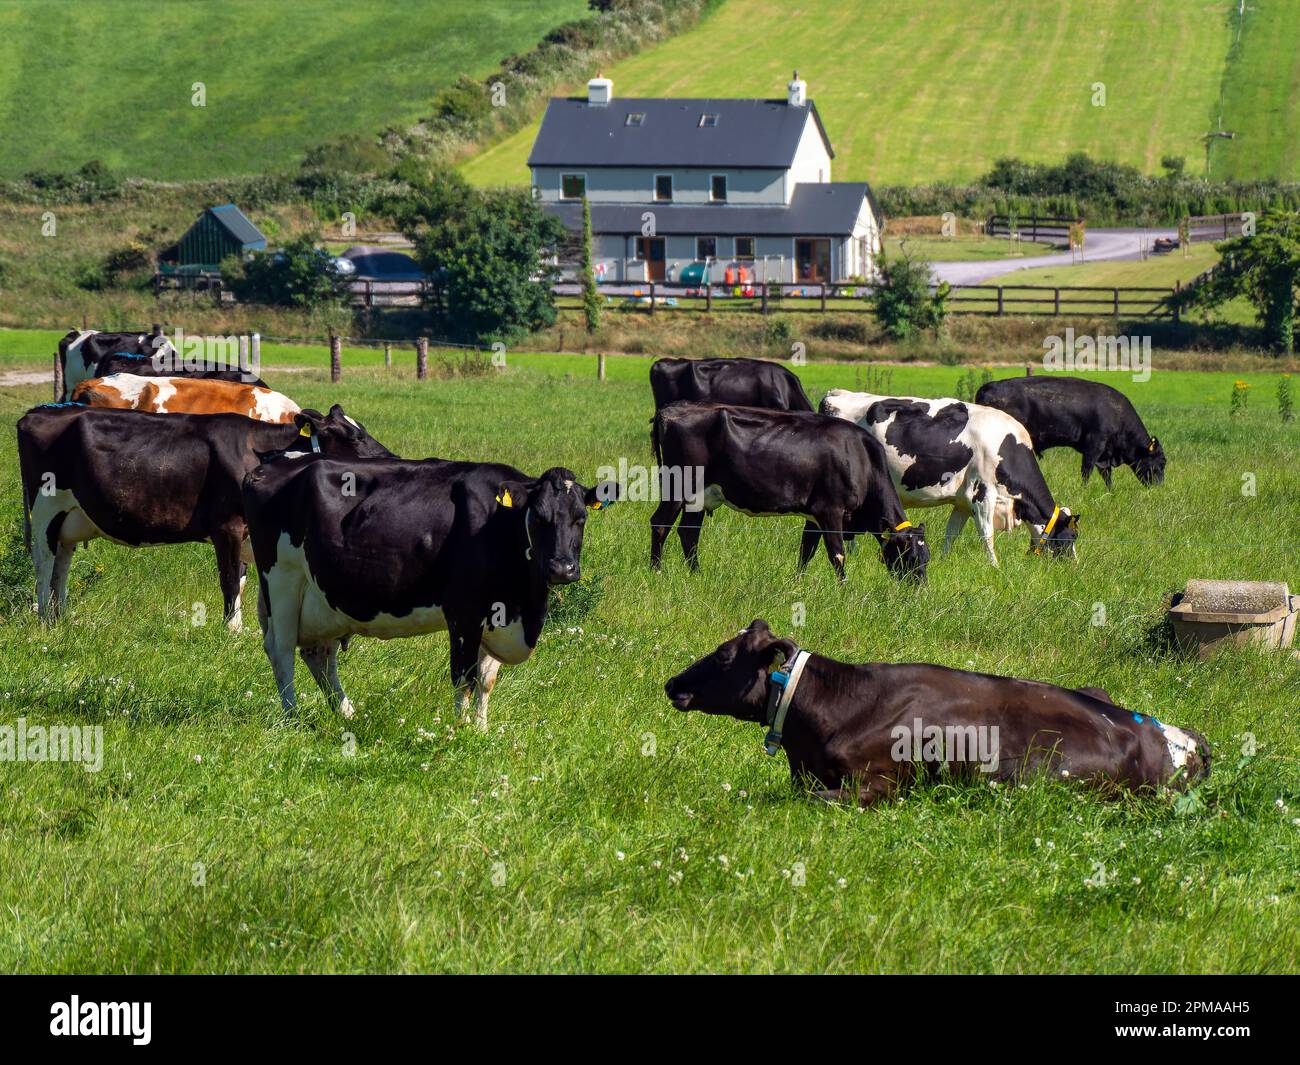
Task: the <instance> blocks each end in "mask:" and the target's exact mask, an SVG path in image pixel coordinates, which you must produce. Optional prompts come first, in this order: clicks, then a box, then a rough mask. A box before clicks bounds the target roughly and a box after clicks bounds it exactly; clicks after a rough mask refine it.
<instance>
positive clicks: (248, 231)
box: [207, 203, 266, 250]
mask: <svg viewBox="0 0 1300 1065" xmlns="http://www.w3.org/2000/svg"><path fill="white" fill-rule="evenodd" d="M207 213H208V214H210V215H211V216H212V218H213V220H214V221H216V223H217V224H218V225H220V226H221V228H222V229H224V230H225V231H226V232H227V233H229V234H230V236H231V238H232V239H234V240H235V241H237V242H238V243H239V244H240V245H242V246H243V247H244V248H245V249H254V250H260V249H262V248H265V247H266V237H265V236H264V235H263V234H262V231H261V230H260V229H258V228H257V226H255V225H253V223H252V222H250V221H249V220H248V216H247V215H246V214H244V212H243V211H241V210H240V209H239V208H238V207H236V206H235V205H234V204H233V203H223V204H222V205H221V206H220V207H209V208H208V210H207Z"/></svg>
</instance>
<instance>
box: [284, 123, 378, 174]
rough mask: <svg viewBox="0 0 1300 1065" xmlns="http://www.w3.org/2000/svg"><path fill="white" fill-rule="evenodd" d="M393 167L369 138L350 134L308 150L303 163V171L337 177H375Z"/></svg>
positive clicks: (358, 134)
mask: <svg viewBox="0 0 1300 1065" xmlns="http://www.w3.org/2000/svg"><path fill="white" fill-rule="evenodd" d="M392 165H393V161H392V160H391V159H390V158H389V157H388V153H387V152H385V151H384V150H383V148H381V147H380V146H379V145H378V144H377V143H376V142H375V141H374V140H372V139H371V138H370V137H366V136H363V135H362V134H360V133H349V134H347V135H346V136H343V137H339V138H338V139H337V140H332V141H328V142H327V143H325V144H318V145H317V146H316V147H315V148H309V149H308V150H307V153H306V154H305V155H304V156H303V159H302V169H303V170H304V171H310V170H316V171H323V172H326V173H336V174H378V173H382V172H383V171H386V170H388V169H390V168H391V167H392Z"/></svg>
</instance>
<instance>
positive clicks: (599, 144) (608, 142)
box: [528, 96, 835, 167]
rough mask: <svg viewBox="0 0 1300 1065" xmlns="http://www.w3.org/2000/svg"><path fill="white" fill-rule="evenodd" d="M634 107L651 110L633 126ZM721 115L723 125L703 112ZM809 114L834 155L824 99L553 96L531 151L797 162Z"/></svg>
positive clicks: (648, 159) (548, 158)
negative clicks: (820, 102)
mask: <svg viewBox="0 0 1300 1065" xmlns="http://www.w3.org/2000/svg"><path fill="white" fill-rule="evenodd" d="M632 113H639V114H644V115H645V120H644V122H643V123H642V124H641V125H639V126H629V125H627V116H628V115H629V114H632ZM703 114H716V115H717V116H718V124H717V125H716V126H709V127H702V126H701V125H700V116H701V115H703ZM809 116H811V117H812V120H813V121H814V122H816V123H817V131H818V132H819V133H820V134H821V137H822V141H823V143H824V144H825V145H826V151H827V152H828V153H830V155H831V157H832V158H834V156H835V153H834V151H833V150H832V149H831V142H830V138H828V137H827V136H826V130H825V128H824V127H823V126H822V120H821V116H820V115H818V113H817V105H816V104H814V103H813V102H812V101H811V100H809V101H808V105H807V106H806V107H791V106H790V105H789V104H788V103H786V101H785V100H720V99H678V100H664V99H637V98H631V97H629V98H626V99H620V98H618V97H616V98H615V99H613V100H611V101H610V102H609V103H608V104H603V105H598V106H592V105H591V104H589V103H587V99H586V97H560V96H556V97H552V98H551V101H550V103H548V104H547V105H546V115H545V116H544V117H543V118H542V128H541V129H540V130H538V132H537V139H536V140H535V141H533V151H532V154H531V155H530V156H529V157H528V165H529V166H530V167H531V166H592V167H595V166H699V167H724V166H726V167H731V166H763V167H788V166H789V165H790V164H791V163H793V162H794V156H795V152H796V151H797V150H798V147H799V138H800V137H802V136H803V131H804V126H805V124H806V123H807V122H808V119H809Z"/></svg>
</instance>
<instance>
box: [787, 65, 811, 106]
mask: <svg viewBox="0 0 1300 1065" xmlns="http://www.w3.org/2000/svg"><path fill="white" fill-rule="evenodd" d="M786 92H787V93H788V94H789V95H787V97H786V102H787V103H788V104H789V105H790V106H791V107H803V106H804V105H805V104H806V103H807V102H808V83H807V82H806V81H800V80H799V71H797V70H796V71H795V72H794V77H793V78H791V79H790V84H789V85H787V86H786Z"/></svg>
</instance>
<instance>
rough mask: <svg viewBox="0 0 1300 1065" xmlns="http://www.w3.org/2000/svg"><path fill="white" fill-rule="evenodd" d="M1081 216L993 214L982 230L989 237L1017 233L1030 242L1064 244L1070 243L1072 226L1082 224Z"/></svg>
mask: <svg viewBox="0 0 1300 1065" xmlns="http://www.w3.org/2000/svg"><path fill="white" fill-rule="evenodd" d="M1084 224H1085V223H1084V220H1083V219H1082V218H1061V217H1058V216H1054V215H1030V216H1029V217H1028V218H1021V217H1019V216H1018V215H1017V216H1012V215H1007V214H995V215H991V216H990V217H989V220H988V221H987V222H986V223H985V226H984V231H985V233H987V234H988V235H989V236H990V237H1009V236H1011V234H1012V233H1018V234H1019V235H1020V239H1021V240H1027V241H1029V242H1030V243H1040V242H1041V243H1044V244H1064V245H1067V246H1068V245H1069V243H1070V231H1071V229H1072V227H1074V226H1082V225H1084Z"/></svg>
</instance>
